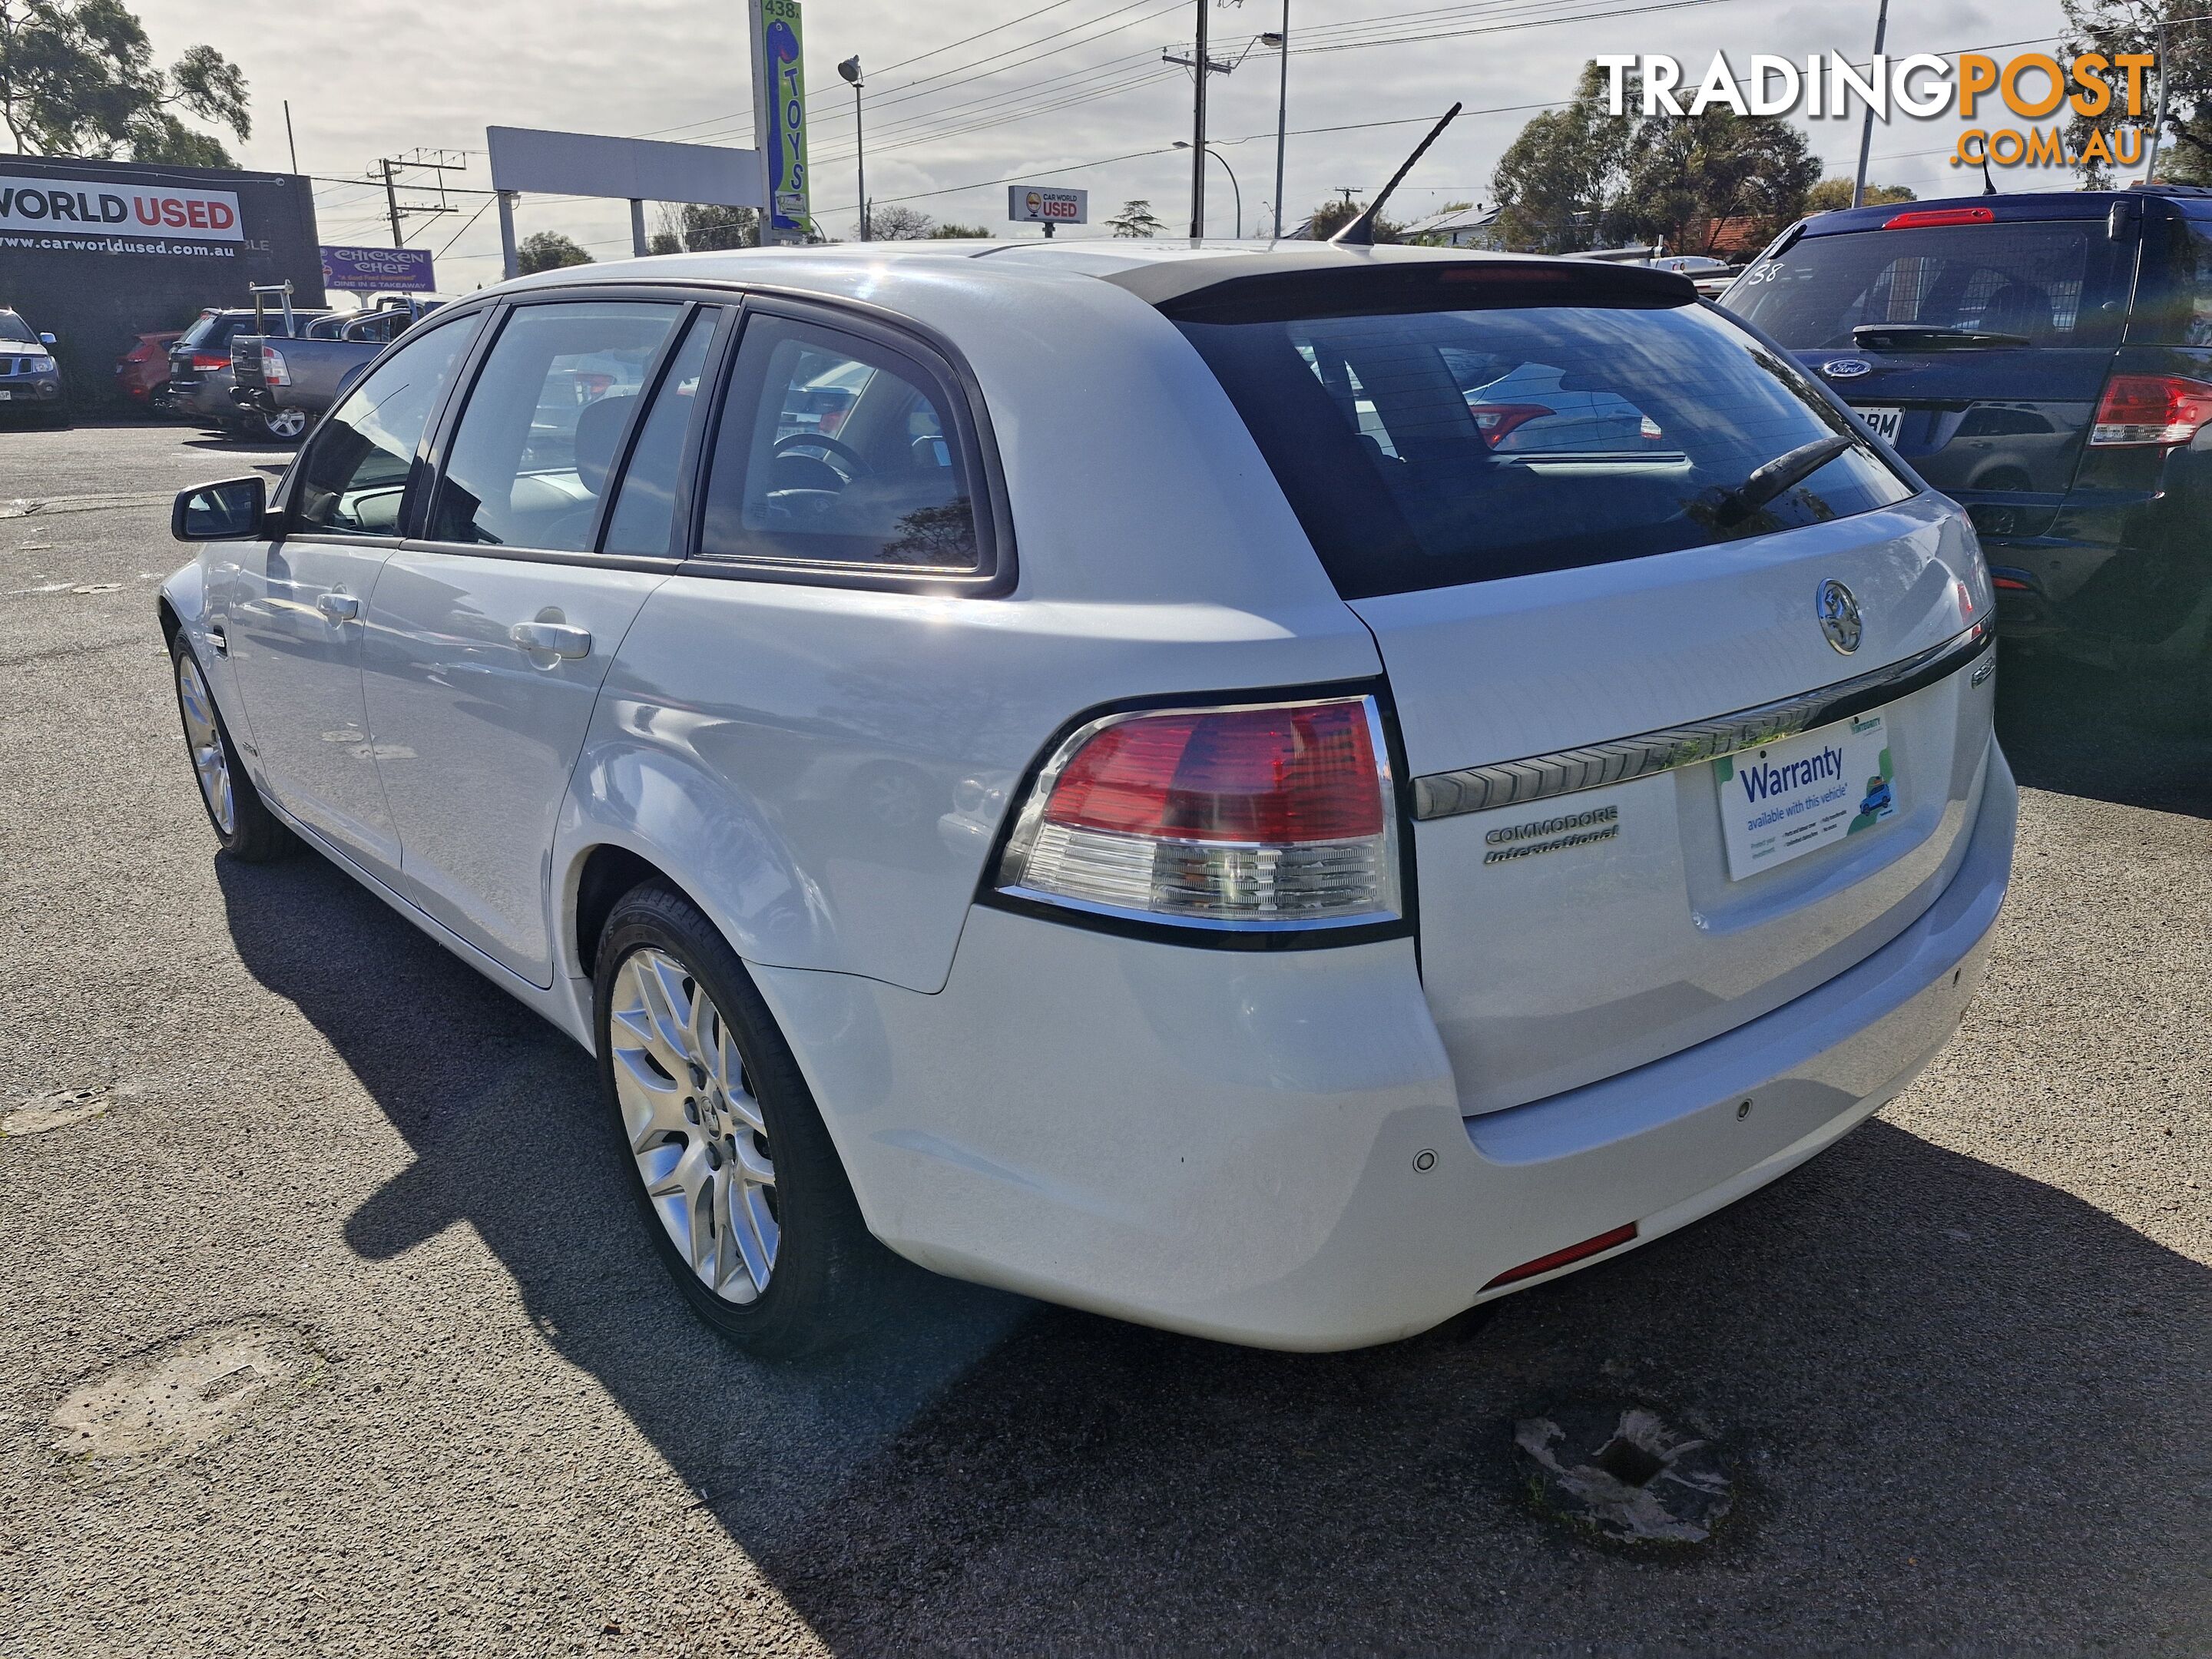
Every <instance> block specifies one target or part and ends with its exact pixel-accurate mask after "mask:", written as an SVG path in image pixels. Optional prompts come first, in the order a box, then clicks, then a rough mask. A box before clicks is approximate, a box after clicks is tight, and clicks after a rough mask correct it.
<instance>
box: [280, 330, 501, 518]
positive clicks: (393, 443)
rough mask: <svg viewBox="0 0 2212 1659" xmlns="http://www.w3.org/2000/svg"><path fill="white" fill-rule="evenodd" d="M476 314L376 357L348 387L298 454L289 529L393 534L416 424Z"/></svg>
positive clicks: (434, 400) (418, 436) (424, 419)
mask: <svg viewBox="0 0 2212 1659" xmlns="http://www.w3.org/2000/svg"><path fill="white" fill-rule="evenodd" d="M475 333H476V319H474V318H470V319H466V320H465V321H456V322H453V323H448V324H447V325H445V326H443V327H441V328H436V329H433V330H432V331H430V332H429V333H428V334H425V335H424V336H423V337H422V338H421V339H419V340H416V341H414V342H412V343H410V344H408V345H406V346H404V347H403V348H402V349H400V350H399V351H398V353H396V354H395V355H394V356H391V357H388V358H386V360H385V361H384V362H381V363H379V364H378V365H377V366H376V368H375V369H374V371H373V372H372V373H370V374H368V377H367V378H366V379H364V380H362V382H361V384H360V385H359V386H356V387H355V388H354V389H353V390H352V391H351V392H348V393H347V394H346V398H345V401H344V402H343V403H342V404H339V405H338V406H337V411H336V412H335V413H333V414H332V415H331V418H330V419H329V421H328V422H325V424H324V426H323V428H322V429H321V430H320V431H319V432H318V433H316V435H315V439H314V441H313V443H312V444H310V445H309V446H308V447H307V453H306V455H304V456H303V457H302V458H301V461H300V482H299V484H298V487H297V488H296V489H295V490H294V492H293V511H292V528H293V529H294V530H295V532H307V533H310V534H314V535H324V536H396V535H398V533H399V509H400V505H401V503H402V502H403V501H404V500H405V499H406V495H407V480H408V477H409V475H410V473H411V472H412V471H413V470H414V465H415V450H416V446H417V445H419V444H420V443H421V442H422V428H423V427H424V426H425V425H426V424H428V422H429V419H430V412H431V410H434V409H435V408H436V407H437V406H438V399H439V398H440V397H441V395H442V394H443V393H444V392H445V389H446V383H447V381H448V380H451V379H452V378H453V369H454V367H455V365H457V364H458V363H459V362H460V360H461V356H462V354H463V353H464V352H465V351H466V350H467V349H468V344H469V341H470V339H471V337H473V336H474V335H475Z"/></svg>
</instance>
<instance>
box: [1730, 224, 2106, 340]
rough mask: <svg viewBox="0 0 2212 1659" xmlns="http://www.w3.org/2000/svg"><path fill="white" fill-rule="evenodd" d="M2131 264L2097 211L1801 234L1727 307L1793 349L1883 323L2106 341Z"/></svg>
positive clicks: (1755, 271)
mask: <svg viewBox="0 0 2212 1659" xmlns="http://www.w3.org/2000/svg"><path fill="white" fill-rule="evenodd" d="M2133 264H2134V250H2133V248H2132V247H2130V246H2129V245H2127V244H2126V243H2124V242H2115V241H2113V240H2112V239H2111V238H2110V237H2108V236H2107V235H2106V228H2105V221H2104V219H2103V218H2102V217H2101V216H2100V217H2099V218H2095V219H2066V220H2056V221H2024V222H2008V223H2002V224H1961V225H1921V226H1907V227H1902V228H1899V229H1896V230H1879V229H1876V230H1857V231H1848V232H1844V233H1842V234H1834V235H1825V236H1818V235H1808V236H1801V237H1799V238H1798V239H1797V240H1796V242H1794V243H1792V244H1791V245H1790V246H1789V247H1787V248H1785V249H1784V251H1783V252H1781V253H1780V254H1779V255H1778V256H1776V257H1775V258H1770V259H1763V260H1761V261H1760V262H1759V264H1756V265H1754V266H1753V268H1752V269H1751V270H1747V271H1746V272H1745V273H1744V276H1743V279H1742V281H1741V282H1740V283H1737V284H1736V285H1735V287H1734V288H1733V289H1730V290H1729V301H1728V304H1729V310H1730V311H1733V312H1735V313H1736V314H1737V315H1739V316H1741V317H1744V318H1747V319H1749V320H1750V321H1751V322H1753V324H1755V325H1758V326H1759V327H1760V328H1763V329H1765V331H1767V332H1768V333H1769V334H1771V335H1772V336H1773V337H1775V338H1776V339H1778V340H1779V341H1781V342H1782V343H1783V344H1784V345H1786V346H1788V347H1790V349H1792V350H1795V351H1820V350H1834V349H1845V350H1848V349H1850V348H1851V347H1852V346H1853V345H1854V344H1856V343H1857V342H1856V341H1855V340H1854V339H1853V337H1852V334H1851V331H1852V330H1853V329H1855V328H1857V327H1860V326H1863V325H1879V324H1883V323H1892V324H1908V325H1917V326H1920V327H1923V328H1926V327H1935V328H1942V329H1963V330H1966V331H1971V332H1975V333H1981V334H1991V335H1999V336H2008V337H2011V338H2012V339H2013V340H2015V341H2016V342H2017V343H2021V344H2023V345H2033V346H2103V345H2112V344H2113V343H2116V342H2117V341H2118V339H2119V337H2120V325H2121V324H2122V323H2123V322H2124V320H2125V319H2126V314H2127V297H2128V296H2127V277H2128V276H2129V275H2130V271H2131V270H2132V267H2133Z"/></svg>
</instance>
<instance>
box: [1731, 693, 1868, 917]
mask: <svg viewBox="0 0 2212 1659" xmlns="http://www.w3.org/2000/svg"><path fill="white" fill-rule="evenodd" d="M1713 775H1714V777H1715V778H1716V779H1717V781H1718V782H1719V785H1720V798H1721V836H1722V839H1723V841H1724V842H1726V843H1727V846H1728V866H1729V880H1731V881H1741V880H1742V879H1743V878H1745V877H1746V876H1751V875H1756V874H1757V873H1758V872H1759V871H1761V870H1771V869H1773V868H1774V867H1775V866H1778V865H1783V864H1787V863H1789V862H1790V860H1792V859H1796V858H1802V857H1803V856H1804V855H1805V854H1808V853H1809V852H1811V851H1813V850H1814V848H1818V847H1826V845H1828V843H1829V842H1838V841H1841V840H1843V839H1844V836H1855V835H1857V834H1858V833H1859V832H1860V831H1861V830H1863V829H1872V828H1874V826H1875V824H1877V823H1881V821H1882V820H1883V819H1884V818H1886V817H1891V816H1892V815H1893V814H1894V813H1895V812H1896V811H1897V809H1898V805H1899V802H1898V796H1897V783H1896V777H1895V769H1894V768H1893V766H1892V765H1891V763H1890V757H1889V726H1888V723H1887V721H1886V720H1884V719H1883V718H1882V715H1881V711H1879V710H1876V711H1875V713H1873V714H1861V715H1858V716H1857V717H1856V718H1854V719H1851V720H1838V721H1837V722H1836V723H1835V724H1834V725H1832V726H1822V727H1821V728H1820V730H1819V731H1817V732H1801V733H1800V734H1799V735H1797V736H1796V737H1794V738H1785V739H1784V741H1782V742H1780V743H1771V744H1767V745H1766V746H1765V748H1764V749H1747V750H1744V751H1743V752H1742V753H1741V754H1740V755H1723V757H1721V758H1720V759H1718V760H1717V761H1715V762H1714V763H1713Z"/></svg>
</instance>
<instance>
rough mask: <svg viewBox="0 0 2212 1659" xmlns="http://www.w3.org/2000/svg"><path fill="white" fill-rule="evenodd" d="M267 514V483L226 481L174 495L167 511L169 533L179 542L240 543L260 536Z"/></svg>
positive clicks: (259, 478) (260, 479)
mask: <svg viewBox="0 0 2212 1659" xmlns="http://www.w3.org/2000/svg"><path fill="white" fill-rule="evenodd" d="M268 512H269V481H268V480H267V479H265V478H264V477H262V476H261V475H260V474H259V473H258V472H257V473H255V474H254V475H253V476H252V477H250V478H226V479H224V480H223V481H222V483H210V484H198V485H196V486H194V487H193V488H192V489H180V490H179V491H178V492H177V500H176V504H175V505H174V506H173V507H170V509H169V533H170V534H171V535H172V536H174V537H175V538H177V539H178V540H179V541H180V542H229V541H242V540H244V539H245V538H247V537H249V536H258V535H259V534H260V533H261V521H262V520H263V519H264V518H265V517H266V516H267V515H268Z"/></svg>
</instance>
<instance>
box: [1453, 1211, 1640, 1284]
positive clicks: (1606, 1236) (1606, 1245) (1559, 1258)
mask: <svg viewBox="0 0 2212 1659" xmlns="http://www.w3.org/2000/svg"><path fill="white" fill-rule="evenodd" d="M1634 1237H1636V1224H1635V1223H1634V1222H1633V1221H1632V1222H1630V1223H1628V1224H1627V1225H1626V1226H1622V1227H1615V1228H1613V1230H1612V1231H1610V1232H1602V1233H1600V1234H1599V1235H1598V1236H1597V1237H1595V1238H1586V1239H1584V1240H1583V1242H1582V1243H1579V1244H1570V1245H1568V1246H1567V1248H1566V1249H1564V1250H1554V1251H1553V1252H1552V1253H1551V1254H1550V1255H1540V1256H1538V1257H1537V1258H1536V1259H1535V1260H1534V1261H1524V1262H1522V1264H1521V1265H1520V1266H1519V1267H1508V1268H1507V1269H1506V1270H1505V1271H1504V1273H1500V1274H1498V1277H1497V1278H1495V1279H1492V1280H1491V1281H1490V1283H1488V1284H1487V1285H1484V1286H1483V1287H1482V1288H1483V1289H1484V1290H1486V1291H1494V1290H1496V1289H1497V1288H1498V1286H1499V1285H1517V1284H1519V1283H1520V1282H1521V1281H1522V1279H1534V1278H1535V1277H1536V1275H1537V1274H1539V1273H1549V1272H1551V1271H1552V1269H1553V1268H1554V1267H1565V1266H1566V1265H1567V1264H1568V1263H1569V1262H1571V1261H1582V1260H1583V1258H1584V1257H1585V1256H1593V1255H1604V1254H1605V1252H1606V1251H1607V1250H1610V1249H1616V1248H1617V1247H1619V1246H1620V1245H1623V1244H1626V1243H1628V1242H1629V1241H1630V1240H1632V1239H1633V1238H1634Z"/></svg>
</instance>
